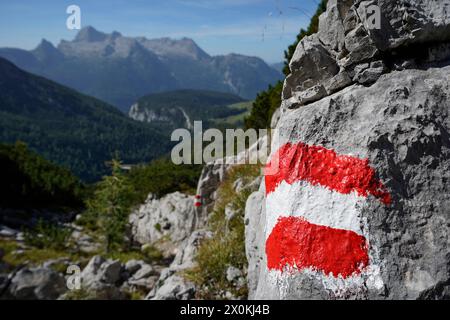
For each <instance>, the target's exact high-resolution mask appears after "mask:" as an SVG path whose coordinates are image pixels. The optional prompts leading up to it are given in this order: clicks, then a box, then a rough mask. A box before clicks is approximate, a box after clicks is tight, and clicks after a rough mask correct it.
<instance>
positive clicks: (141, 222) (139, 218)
mask: <svg viewBox="0 0 450 320" xmlns="http://www.w3.org/2000/svg"><path fill="white" fill-rule="evenodd" d="M194 218H195V215H194V197H192V196H188V195H185V194H182V193H180V192H175V193H171V194H168V195H166V196H164V197H162V198H161V199H156V198H155V197H154V196H153V195H149V197H148V199H147V200H146V201H145V203H144V204H143V205H141V206H140V207H139V208H138V209H137V210H136V211H134V212H133V213H132V214H131V215H130V218H129V221H130V224H131V230H132V237H133V239H134V240H135V241H137V242H139V243H141V244H145V243H155V242H157V241H159V240H161V239H168V240H169V241H170V242H171V243H172V244H174V246H176V245H178V244H179V243H181V242H182V241H183V240H184V239H186V238H187V237H188V236H189V235H190V233H191V231H192V229H193V224H194Z"/></svg>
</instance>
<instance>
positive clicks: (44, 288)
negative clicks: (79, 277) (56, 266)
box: [7, 268, 67, 300]
mask: <svg viewBox="0 0 450 320" xmlns="http://www.w3.org/2000/svg"><path fill="white" fill-rule="evenodd" d="M66 290H67V287H66V281H65V280H64V277H63V276H62V275H60V274H59V273H57V272H55V271H53V270H51V269H48V268H26V269H22V270H20V271H18V272H17V273H16V274H15V275H14V276H13V278H12V280H11V283H10V284H9V286H8V288H7V291H8V293H7V295H8V296H9V297H10V298H13V299H19V300H55V299H57V298H58V297H59V296H60V295H62V294H63V293H64V292H65V291H66Z"/></svg>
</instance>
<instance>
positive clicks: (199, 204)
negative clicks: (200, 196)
mask: <svg viewBox="0 0 450 320" xmlns="http://www.w3.org/2000/svg"><path fill="white" fill-rule="evenodd" d="M201 205H202V203H201V202H195V203H194V206H196V207H201Z"/></svg>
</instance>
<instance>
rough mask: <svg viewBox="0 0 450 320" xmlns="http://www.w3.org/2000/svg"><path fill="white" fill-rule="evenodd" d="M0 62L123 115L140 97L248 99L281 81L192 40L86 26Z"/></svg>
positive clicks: (11, 51) (259, 63)
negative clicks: (184, 94)
mask: <svg viewBox="0 0 450 320" xmlns="http://www.w3.org/2000/svg"><path fill="white" fill-rule="evenodd" d="M0 57H4V58H6V59H8V60H10V61H12V62H13V63H14V64H16V65H17V66H18V67H20V68H22V69H24V70H26V71H28V72H31V73H34V74H37V75H41V76H44V77H46V78H48V79H51V80H53V81H56V82H58V83H61V84H63V85H66V86H68V87H71V88H74V89H76V90H78V91H80V92H82V93H84V94H88V95H91V96H93V97H96V98H99V99H101V100H103V101H106V102H108V103H110V104H112V105H114V106H116V107H118V108H119V109H120V110H122V111H124V112H128V110H129V108H130V106H131V105H132V104H134V103H135V102H136V101H137V100H138V99H139V98H140V97H142V96H145V95H148V94H151V93H157V92H164V91H170V90H177V89H200V90H214V91H221V92H228V93H233V94H235V95H238V96H240V97H243V98H245V99H249V100H250V99H253V98H255V96H256V94H257V93H258V92H259V91H261V90H264V89H266V88H267V86H268V85H269V84H273V83H275V82H276V81H277V80H279V79H281V78H282V74H281V73H280V72H279V70H277V69H276V68H273V67H271V66H269V65H268V64H267V63H265V62H264V61H263V60H262V59H260V58H257V57H249V56H244V55H238V54H228V55H221V56H210V55H208V54H207V53H206V52H205V51H204V50H202V49H201V48H200V47H199V46H198V45H197V44H196V43H195V42H194V41H193V40H192V39H188V38H182V39H179V40H173V39H170V38H160V39H147V38H145V37H135V38H133V37H126V36H123V35H122V34H121V33H119V32H116V31H114V32H112V33H110V34H107V33H103V32H100V31H98V30H96V29H94V28H93V27H90V26H89V27H85V28H83V29H81V30H80V31H79V32H78V34H77V35H76V37H75V38H74V39H73V40H72V41H66V40H62V41H61V42H60V43H59V44H58V45H57V47H55V46H54V45H53V44H52V43H50V42H49V41H47V40H45V39H44V40H42V41H41V43H40V44H39V45H38V46H37V47H36V48H35V49H33V50H31V51H27V50H22V49H15V48H1V49H0Z"/></svg>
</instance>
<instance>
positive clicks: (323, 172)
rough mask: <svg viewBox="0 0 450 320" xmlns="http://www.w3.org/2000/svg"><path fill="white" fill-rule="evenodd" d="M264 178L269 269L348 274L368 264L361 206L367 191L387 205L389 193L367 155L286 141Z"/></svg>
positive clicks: (335, 275)
mask: <svg viewBox="0 0 450 320" xmlns="http://www.w3.org/2000/svg"><path fill="white" fill-rule="evenodd" d="M267 173H270V174H267ZM265 184H266V207H267V215H268V219H269V220H268V221H269V223H268V227H269V230H270V233H269V235H268V238H267V240H266V255H267V267H268V268H269V269H271V270H280V271H284V270H285V268H286V267H291V268H294V267H295V268H297V269H300V270H301V269H305V268H312V269H314V270H318V271H322V272H323V273H325V274H326V275H329V274H331V275H332V276H334V277H338V276H342V277H343V278H347V277H349V276H351V275H353V274H359V273H361V272H362V270H363V269H364V268H365V267H367V266H368V265H369V253H368V250H369V245H368V243H367V240H366V238H365V237H364V236H363V235H362V230H361V221H360V217H359V213H358V207H359V204H360V203H363V202H364V201H366V200H367V197H369V196H373V197H375V198H377V199H378V200H379V201H381V202H382V203H384V204H386V205H389V204H390V203H391V196H390V194H389V193H388V192H387V190H386V188H385V187H384V185H383V183H382V182H381V181H380V180H378V179H377V178H376V172H375V170H374V169H373V168H371V167H370V166H369V161H368V160H367V159H359V158H356V157H351V156H347V155H338V154H337V153H336V152H335V151H334V150H330V149H326V148H324V147H321V146H310V145H306V144H304V143H298V144H290V143H288V144H285V145H283V146H282V147H281V148H280V149H279V150H278V151H277V152H276V153H275V154H274V156H273V157H272V160H271V162H270V163H268V164H267V166H266V175H265Z"/></svg>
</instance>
